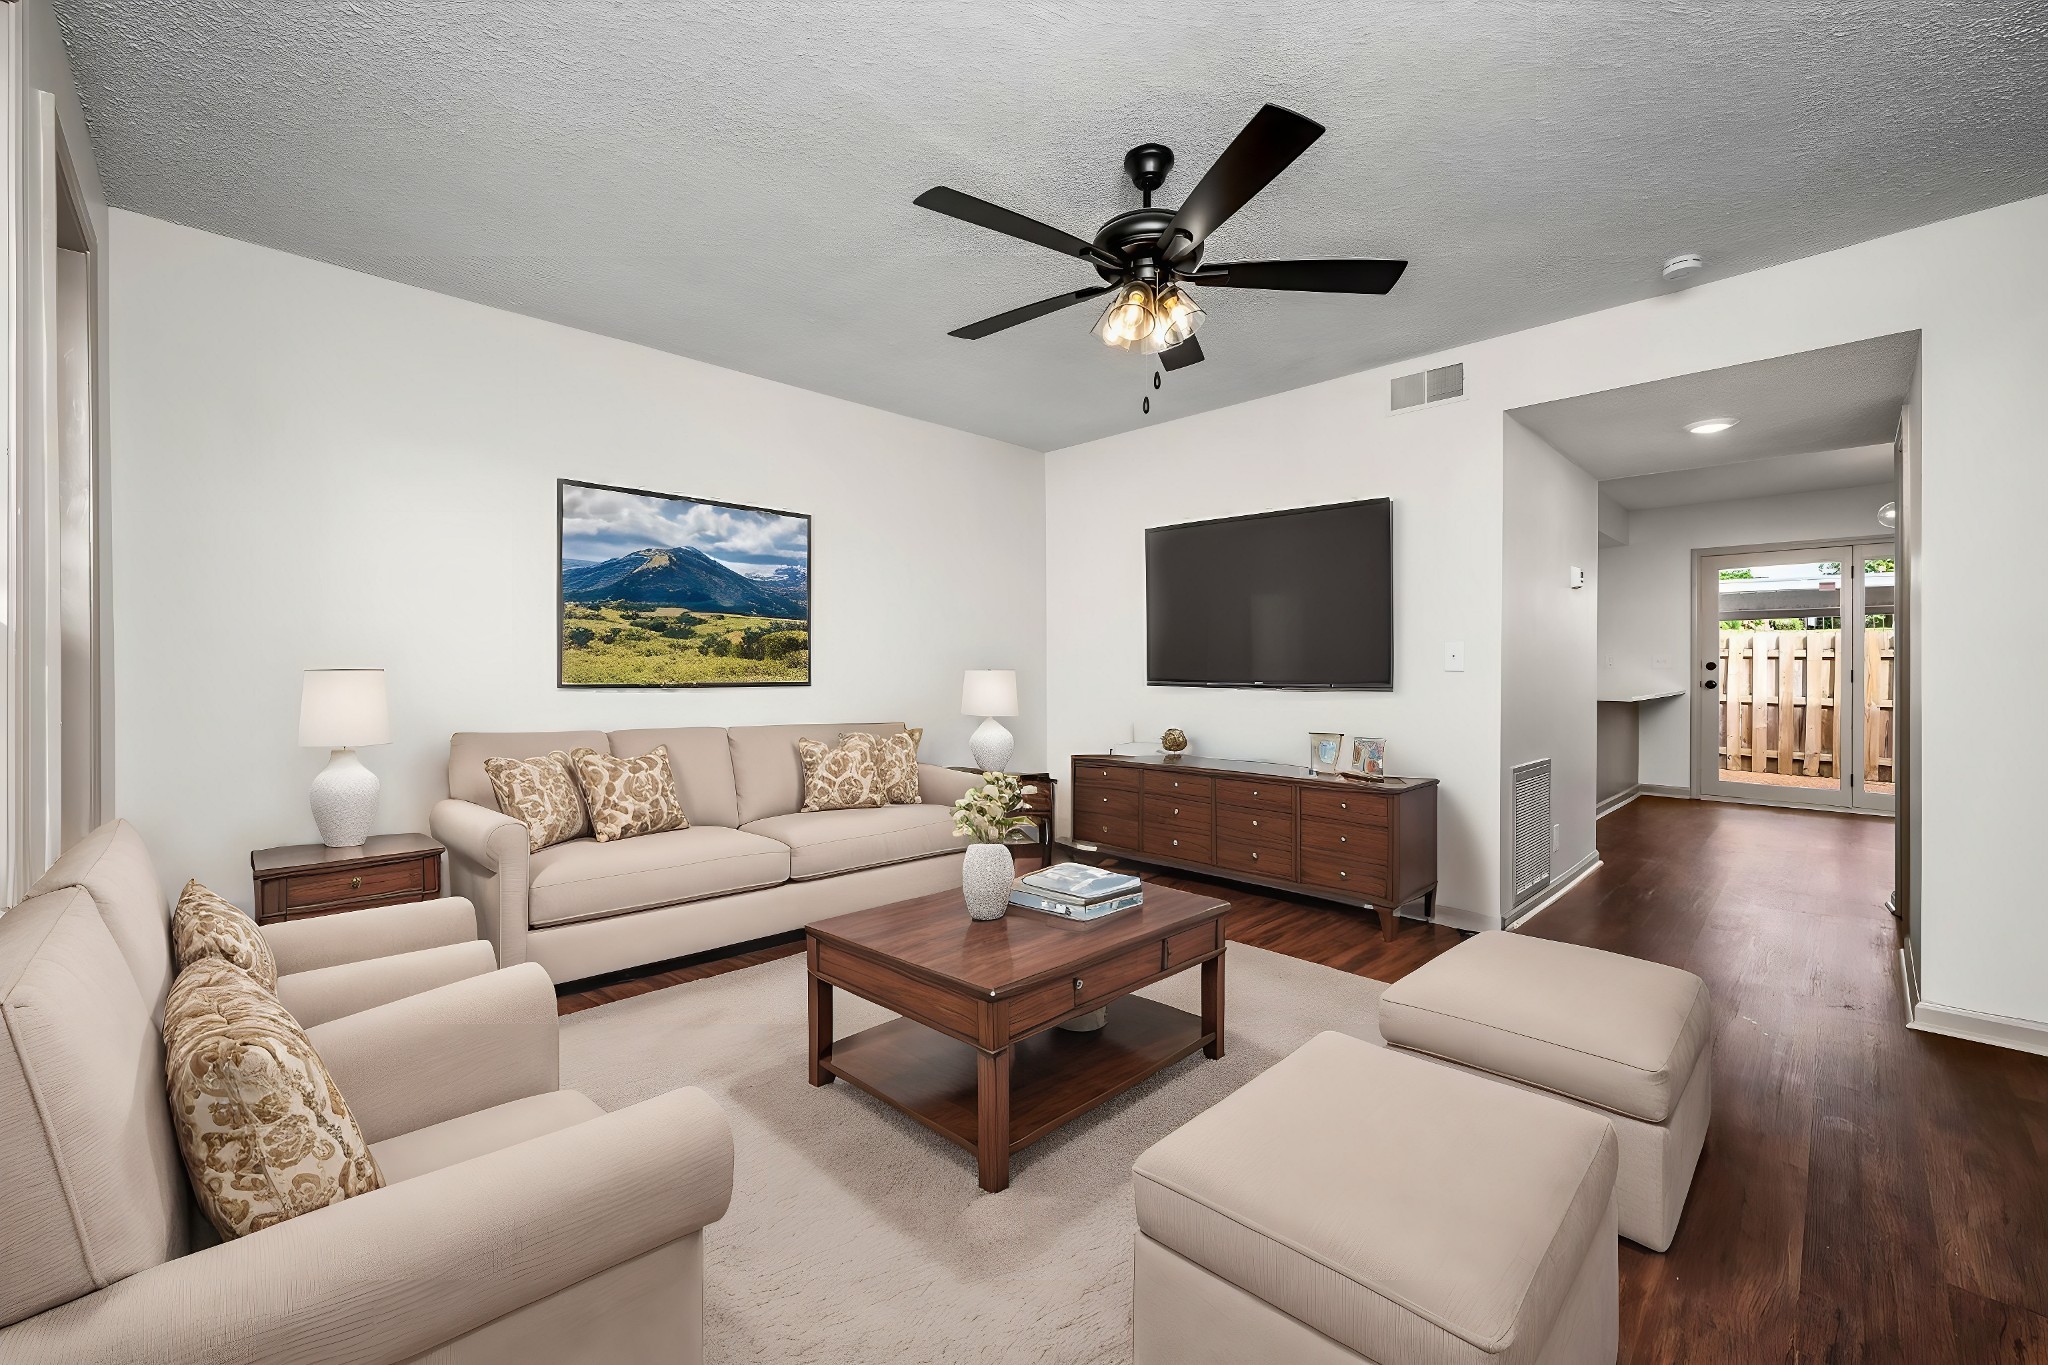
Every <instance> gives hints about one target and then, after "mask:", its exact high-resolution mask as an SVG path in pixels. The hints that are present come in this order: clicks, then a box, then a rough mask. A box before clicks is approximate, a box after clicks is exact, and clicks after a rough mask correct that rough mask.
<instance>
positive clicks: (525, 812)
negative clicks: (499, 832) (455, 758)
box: [484, 749, 590, 850]
mask: <svg viewBox="0 0 2048 1365" xmlns="http://www.w3.org/2000/svg"><path fill="white" fill-rule="evenodd" d="M484 774H485V776H487V777H489V778H490V779H491V794H492V795H493V796H495V797H496V798H497V801H498V809H499V810H501V811H503V812H504V813H505V814H507V815H509V816H511V817H512V818H513V819H515V820H517V821H519V822H520V823H521V824H523V825H525V826H526V846H527V848H528V849H529V850H532V849H543V848H546V847H547V846H548V845H550V844H559V843H562V842H564V841H565V840H569V839H581V838H582V837H583V836H584V835H586V834H588V833H590V810H589V808H588V807H587V806H585V805H584V804H583V786H582V784H581V783H579V782H578V781H577V780H576V771H575V769H573V768H571V767H570V766H569V755H567V754H565V753H563V752H562V751H561V750H560V749H554V750H550V751H549V752H547V753H544V754H539V755H536V756H535V757H533V758H487V759H485V760H484Z"/></svg>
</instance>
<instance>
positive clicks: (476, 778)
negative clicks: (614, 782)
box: [448, 730, 612, 810]
mask: <svg viewBox="0 0 2048 1365" xmlns="http://www.w3.org/2000/svg"><path fill="white" fill-rule="evenodd" d="M554 749H560V750H561V751H562V752H563V753H565V754H566V753H568V752H570V751H571V750H573V749H595V750H597V751H598V752H599V753H601V754H608V753H610V752H611V751H612V749H611V741H610V740H609V739H607V738H606V737H605V733H604V731H602V730H523V731H498V732H491V731H483V730H478V731H464V732H458V733H456V734H455V735H452V736H450V737H449V740H448V794H449V795H450V796H452V797H454V798H455V799H456V800H457V801H467V802H469V803H470V804H471V805H473V806H482V807H483V808H484V809H485V810H496V809H497V808H498V794H497V793H496V792H495V791H493V790H491V777H490V774H489V773H487V772H485V771H484V760H485V759H487V758H524V757H526V756H527V755H528V754H544V753H547V752H549V751H550V750H554Z"/></svg>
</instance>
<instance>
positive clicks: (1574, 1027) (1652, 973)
mask: <svg viewBox="0 0 2048 1365" xmlns="http://www.w3.org/2000/svg"><path fill="white" fill-rule="evenodd" d="M1380 1032H1381V1034H1382V1035H1384V1036H1385V1038H1386V1040H1387V1041H1388V1042H1390V1043H1393V1044H1395V1045H1396V1046H1398V1047H1406V1048H1413V1049H1414V1050H1415V1051H1417V1052H1427V1053H1429V1054H1431V1055H1432V1056H1437V1057H1443V1058H1445V1059H1447V1060H1449V1061H1453V1062H1461V1063H1463V1064H1464V1065H1466V1066H1470V1067H1475V1068H1477V1069H1478V1070H1481V1071H1491V1072H1493V1073H1494V1074H1495V1075H1498V1076H1510V1077H1513V1078H1514V1079H1516V1080H1518V1081H1527V1082H1529V1083H1530V1084H1531V1085H1537V1086H1541V1087H1543V1088H1544V1089H1545V1090H1555V1091H1557V1092H1558V1093H1559V1094H1561V1095H1570V1096H1571V1097H1572V1098H1574V1099H1580V1100H1584V1101H1585V1102H1586V1103H1588V1104H1597V1105H1599V1106H1600V1107H1602V1108H1603V1109H1612V1110H1614V1111H1616V1112H1617V1113H1622V1114H1628V1115H1631V1116H1633V1117H1635V1118H1639V1119H1642V1120H1644V1121H1645V1122H1648V1123H1662V1122H1664V1120H1665V1119H1667V1118H1669V1117H1670V1116H1671V1110H1672V1107H1673V1106H1674V1105H1676V1104H1677V1103H1678V1098H1679V1096H1681V1095H1683V1094H1684V1093H1685V1086H1686V1082H1688V1081H1690V1080H1691V1079H1692V1072H1693V1067H1694V1065H1695V1064H1696V1063H1697V1062H1698V1061H1699V1059H1700V1053H1701V1051H1702V1050H1703V1049H1704V1048H1705V1047H1706V1045H1707V1039H1708V1037H1709V1035H1711V1033H1712V1032H1713V1014H1712V1010H1711V1008H1710V1005H1709V1001H1708V997H1707V985H1706V983H1705V982H1704V981H1702V980H1700V979H1699V978H1698V977H1696V976H1694V975H1693V974H1692V973H1691V972H1687V971H1681V970H1679V969H1678V968H1676V967H1667V966H1665V965H1663V964H1662V963H1659V962H1645V961H1643V960H1642V959H1641V958H1634V957H1624V956H1622V955H1621V954H1620V953H1605V952H1601V951H1600V950H1599V949H1597V948H1583V947H1580V946H1579V945H1578V944H1575V943H1555V942H1552V941H1551V940H1549V939H1542V938H1530V937H1528V936H1527V935H1524V934H1513V933H1506V932H1503V931H1499V930H1494V931H1490V932H1487V933H1483V934H1476V935H1474V936H1473V937H1471V938H1469V939H1467V940H1465V942H1463V943H1461V944H1459V945H1458V946H1457V947H1455V948H1453V949H1451V950H1450V951H1449V952H1447V953H1445V954H1443V955H1442V956H1440V957H1438V958H1435V959H1434V960H1432V961H1430V962H1428V963H1426V964H1424V965H1423V966H1421V967H1418V968H1417V969H1416V970H1414V971H1412V972H1410V973H1409V974H1408V975H1407V976H1405V977H1403V978H1402V979H1401V980H1399V981H1397V982H1395V983H1394V984H1393V985H1391V986H1389V987H1387V991H1386V994H1385V995H1383V996H1381V997H1380Z"/></svg>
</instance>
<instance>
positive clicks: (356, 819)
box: [313, 749, 381, 848]
mask: <svg viewBox="0 0 2048 1365" xmlns="http://www.w3.org/2000/svg"><path fill="white" fill-rule="evenodd" d="M380 785H381V784H380V783H379V782H378V781H377V774H375V773H373V772H371V771H370V770H369V769H368V768H365V767H364V766H363V761H362V760H361V759H359V758H357V757H356V751H355V750H354V749H336V750H335V751H334V756H333V757H332V758H330V759H328V760H327V766H326V767H324V768H322V769H321V770H320V775H319V776H318V777H315V778H314V779H313V823H314V824H316V825H318V826H319V827H320V842H321V843H323V844H325V845H327V847H329V848H361V847H362V845H363V841H364V840H366V839H368V838H369V837H370V826H371V824H372V823H374V822H375V820H376V818H377V792H378V788H379V787H380Z"/></svg>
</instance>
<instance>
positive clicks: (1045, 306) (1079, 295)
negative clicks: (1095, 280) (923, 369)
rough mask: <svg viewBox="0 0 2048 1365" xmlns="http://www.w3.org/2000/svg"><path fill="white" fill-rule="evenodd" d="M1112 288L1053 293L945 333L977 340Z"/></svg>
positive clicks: (1094, 296)
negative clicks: (1046, 297) (1047, 297)
mask: <svg viewBox="0 0 2048 1365" xmlns="http://www.w3.org/2000/svg"><path fill="white" fill-rule="evenodd" d="M1114 288H1116V286H1115V285H1113V284H1104V285H1098V286H1097V287H1095V288H1093V289H1076V290H1075V291H1074V292H1073V293H1071V294H1054V295H1053V296H1052V297H1051V298H1049V299H1040V300H1039V301H1038V302H1037V303H1027V304H1025V305H1024V306H1023V307H1022V308H1012V309H1011V310H1010V311H1009V312H1007V313H998V314H996V315H995V316H994V317H992V318H983V319H982V320H981V321H980V322H970V323H968V324H967V325H966V326H965V327H955V328H954V329H953V330H952V331H950V332H948V333H946V335H947V336H949V337H960V338H962V339H963V340H966V341H979V340H981V339H982V338H983V337H985V336H990V335H993V334H994V333H996V332H1000V331H1002V330H1003V329H1004V328H1006V327H1015V326H1016V325H1017V324H1018V323H1020V322H1029V321H1031V319H1033V318H1042V317H1044V316H1045V315H1046V314H1047V313H1057V312H1059V311H1060V309H1062V308H1072V307H1073V306H1074V305H1075V304H1077V303H1083V302H1085V301H1087V300H1089V299H1092V298H1097V297H1099V296H1101V295H1103V294H1107V293H1108V292H1109V291H1110V290H1112V289H1114Z"/></svg>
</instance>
